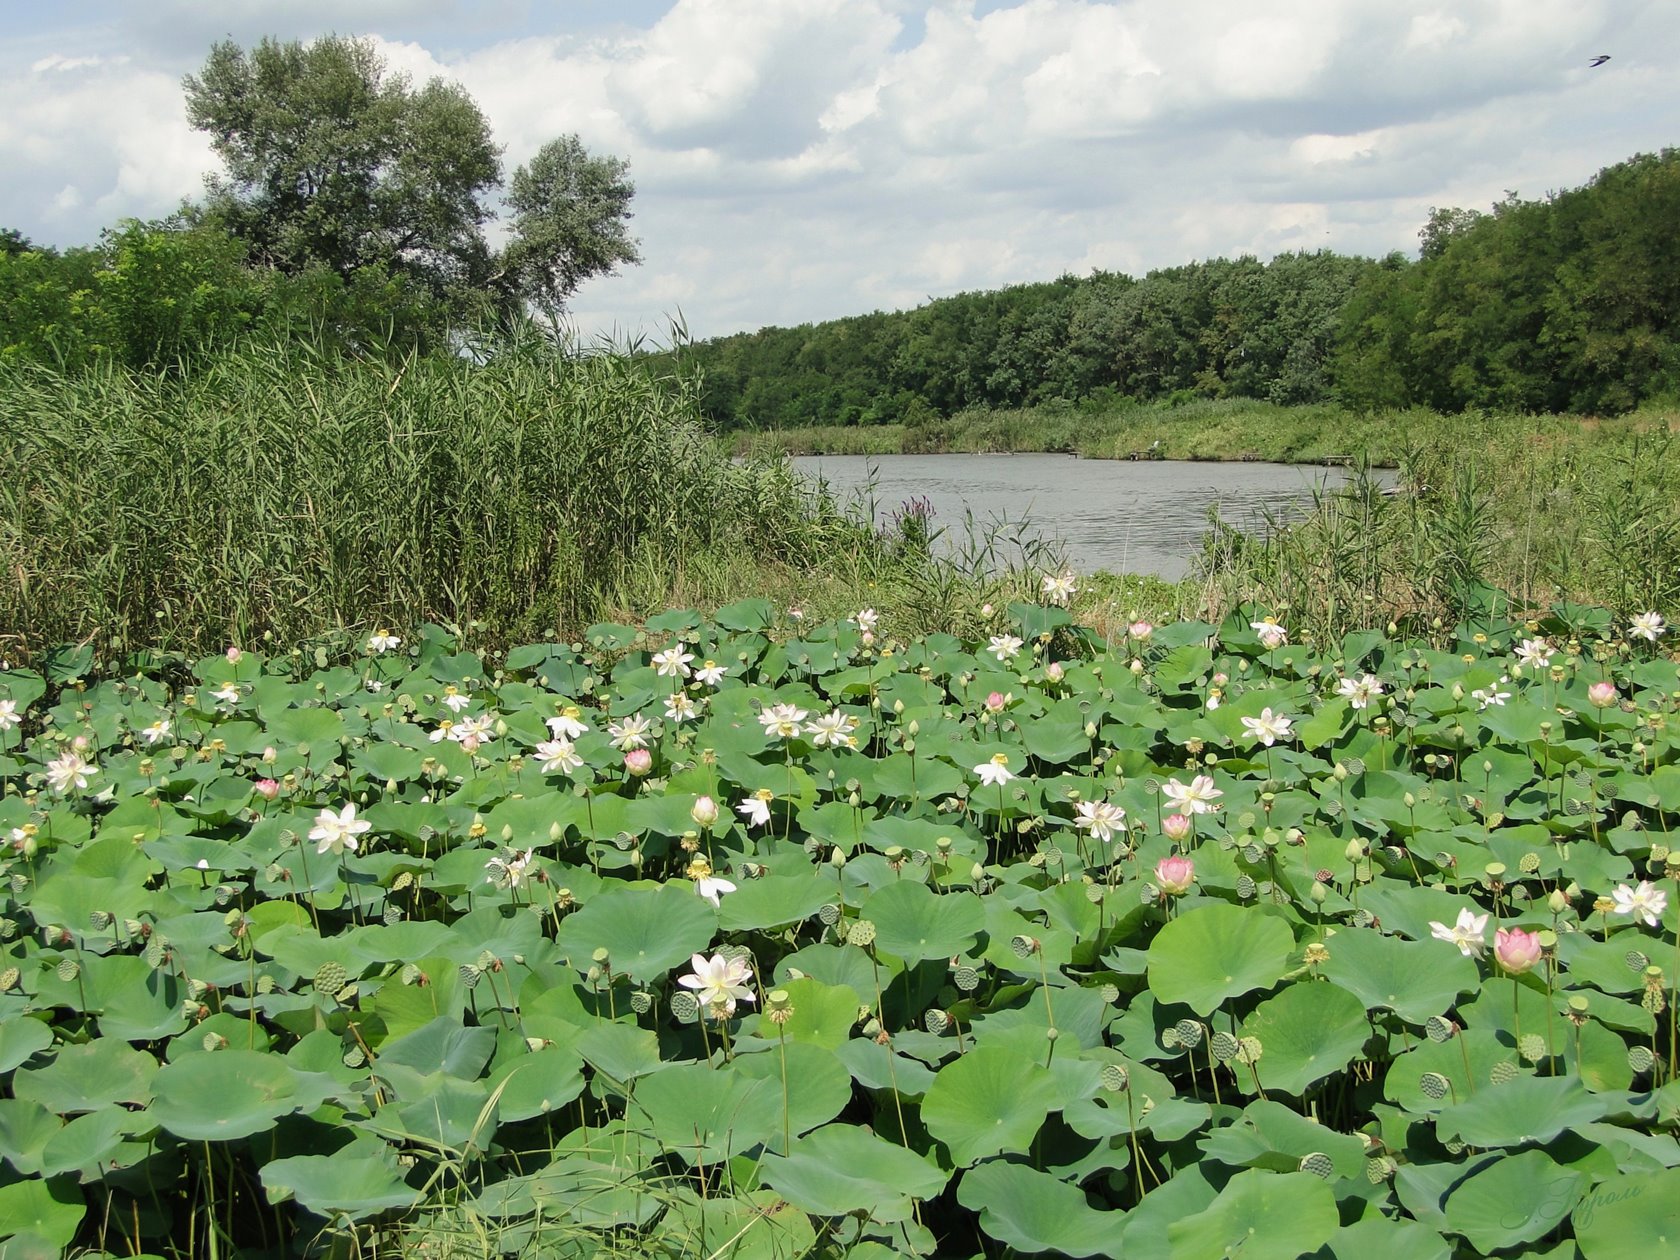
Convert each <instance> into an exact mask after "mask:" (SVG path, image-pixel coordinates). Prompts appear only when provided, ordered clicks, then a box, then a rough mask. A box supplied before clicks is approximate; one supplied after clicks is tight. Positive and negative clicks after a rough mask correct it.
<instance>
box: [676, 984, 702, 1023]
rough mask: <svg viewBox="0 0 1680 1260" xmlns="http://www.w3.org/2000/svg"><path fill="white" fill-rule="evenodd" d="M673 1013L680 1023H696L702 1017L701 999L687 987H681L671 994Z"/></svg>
mask: <svg viewBox="0 0 1680 1260" xmlns="http://www.w3.org/2000/svg"><path fill="white" fill-rule="evenodd" d="M671 1014H672V1015H674V1016H675V1017H676V1018H677V1021H678V1022H679V1023H683V1024H692V1023H695V1022H696V1021H697V1020H699V1018H700V1000H699V999H698V998H696V997H695V996H694V994H692V993H690V992H689V991H688V990H687V989H679V990H678V991H677V992H675V993H673V994H671Z"/></svg>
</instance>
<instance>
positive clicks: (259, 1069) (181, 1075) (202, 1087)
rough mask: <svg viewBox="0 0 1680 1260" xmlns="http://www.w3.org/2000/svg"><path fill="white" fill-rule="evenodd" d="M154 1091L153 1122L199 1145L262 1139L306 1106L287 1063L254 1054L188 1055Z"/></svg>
mask: <svg viewBox="0 0 1680 1260" xmlns="http://www.w3.org/2000/svg"><path fill="white" fill-rule="evenodd" d="M152 1088H153V1091H154V1092H155V1095H156V1097H155V1098H154V1099H153V1100H152V1116H153V1118H154V1119H155V1120H156V1121H157V1122H158V1123H159V1124H161V1125H162V1126H163V1127H164V1128H166V1129H168V1130H169V1131H170V1132H171V1133H173V1134H175V1135H176V1136H177V1137H183V1138H186V1139H188V1140H189V1141H194V1142H200V1141H227V1140H229V1139H232V1138H240V1137H246V1136H248V1135H250V1134H252V1133H260V1132H262V1131H263V1130H264V1129H267V1128H270V1127H271V1126H272V1125H273V1124H274V1122H275V1120H276V1119H278V1118H279V1117H281V1116H284V1115H288V1114H290V1113H291V1112H293V1111H295V1110H297V1108H298V1106H299V1105H300V1104H301V1103H302V1102H303V1101H306V1100H305V1099H302V1098H301V1097H300V1092H299V1082H298V1078H297V1074H296V1073H295V1072H293V1071H292V1068H291V1066H290V1065H289V1064H288V1063H287V1062H286V1061H285V1060H284V1059H282V1058H281V1057H280V1056H278V1055H273V1054H259V1053H258V1052H256V1051H254V1050H222V1051H219V1052H218V1053H216V1054H210V1055H202V1056H201V1055H196V1054H195V1055H189V1056H188V1057H187V1058H185V1059H182V1060H180V1061H179V1062H176V1063H170V1064H168V1065H166V1066H165V1067H164V1068H162V1069H161V1070H160V1071H159V1072H158V1074H157V1077H156V1079H155V1080H153V1082H152Z"/></svg>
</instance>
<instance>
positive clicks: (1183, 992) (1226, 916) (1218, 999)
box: [1149, 905, 1295, 1015]
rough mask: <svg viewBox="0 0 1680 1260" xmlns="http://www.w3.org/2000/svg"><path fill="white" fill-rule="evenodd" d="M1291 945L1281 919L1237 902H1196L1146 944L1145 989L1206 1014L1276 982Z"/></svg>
mask: <svg viewBox="0 0 1680 1260" xmlns="http://www.w3.org/2000/svg"><path fill="white" fill-rule="evenodd" d="M1294 948H1295V938H1294V936H1293V935H1292V934H1291V933H1290V931H1289V925H1288V924H1287V923H1285V922H1284V921H1283V920H1282V919H1278V918H1274V917H1273V916H1271V915H1269V914H1265V913H1263V912H1261V911H1260V910H1258V909H1252V908H1244V907H1241V906H1228V905H1211V906H1199V907H1197V908H1196V909H1194V910H1190V911H1187V912H1186V913H1185V914H1183V915H1182V916H1180V917H1179V918H1176V919H1174V920H1173V921H1172V922H1171V923H1168V924H1167V925H1166V926H1165V927H1163V928H1162V929H1161V930H1160V932H1158V933H1157V934H1156V936H1155V939H1154V941H1152V942H1151V943H1150V946H1149V991H1150V992H1151V993H1153V994H1154V995H1155V996H1156V998H1158V999H1159V1000H1160V1001H1162V1002H1182V1003H1183V1004H1184V1005H1186V1006H1188V1007H1190V1009H1191V1010H1193V1011H1195V1012H1196V1013H1197V1014H1200V1015H1211V1014H1212V1013H1213V1012H1214V1011H1216V1010H1218V1009H1219V1006H1220V1004H1221V1003H1223V1002H1225V1001H1227V1000H1229V999H1230V998H1233V997H1236V996H1238V995H1239V994H1243V993H1248V992H1250V991H1251V990H1254V989H1267V988H1270V987H1271V986H1272V985H1274V984H1276V983H1277V982H1278V981H1279V980H1281V979H1282V978H1283V975H1284V972H1286V971H1287V970H1288V969H1289V954H1290V951H1291V950H1293V949H1294Z"/></svg>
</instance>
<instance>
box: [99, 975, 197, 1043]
mask: <svg viewBox="0 0 1680 1260" xmlns="http://www.w3.org/2000/svg"><path fill="white" fill-rule="evenodd" d="M87 974H88V981H89V984H90V986H91V987H94V988H96V989H97V997H93V996H90V997H89V999H88V1000H89V1001H90V1002H96V1003H97V1005H98V1006H99V1008H100V1010H99V1031H100V1033H101V1035H103V1036H105V1037H111V1038H114V1039H116V1040H118V1041H158V1040H161V1039H163V1038H165V1037H173V1036H174V1035H175V1034H176V1033H178V1032H180V1031H182V1030H183V1029H184V1028H186V1026H187V1015H186V1012H185V1011H184V1010H183V1009H182V999H183V998H184V997H185V996H186V994H185V993H184V992H183V990H182V987H181V984H180V981H179V980H178V979H177V978H176V976H175V975H174V974H173V973H171V972H167V971H162V970H155V969H154V968H152V967H151V966H150V965H149V964H148V963H147V962H146V960H145V959H144V958H138V957H134V956H131V955H127V954H123V955H117V956H115V957H111V958H101V959H99V965H98V966H89V967H88V971H87Z"/></svg>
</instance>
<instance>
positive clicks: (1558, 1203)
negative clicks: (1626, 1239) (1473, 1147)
mask: <svg viewBox="0 0 1680 1260" xmlns="http://www.w3.org/2000/svg"><path fill="white" fill-rule="evenodd" d="M1586 1184H1587V1174H1586V1173H1584V1172H1579V1171H1577V1170H1576V1169H1573V1168H1564V1167H1562V1166H1560V1165H1559V1164H1557V1163H1555V1162H1553V1160H1552V1158H1551V1156H1549V1155H1547V1154H1546V1153H1545V1152H1544V1151H1522V1152H1520V1153H1519V1154H1516V1155H1507V1156H1506V1157H1505V1158H1503V1159H1500V1160H1495V1161H1494V1162H1493V1163H1491V1164H1489V1165H1488V1166H1487V1167H1485V1168H1483V1169H1481V1170H1480V1171H1479V1172H1477V1173H1475V1174H1474V1175H1473V1176H1471V1177H1469V1178H1467V1179H1466V1180H1465V1181H1464V1182H1463V1183H1462V1184H1460V1185H1459V1186H1458V1188H1457V1189H1455V1190H1454V1191H1453V1192H1452V1193H1451V1194H1449V1195H1448V1196H1447V1202H1446V1214H1447V1225H1448V1227H1449V1228H1451V1229H1452V1231H1453V1232H1454V1233H1456V1234H1463V1235H1464V1237H1465V1238H1466V1239H1467V1240H1468V1241H1469V1243H1470V1245H1471V1246H1472V1247H1474V1248H1475V1249H1476V1251H1477V1252H1478V1253H1479V1254H1481V1255H1487V1254H1489V1253H1490V1252H1494V1251H1499V1250H1502V1249H1503V1248H1506V1247H1515V1246H1516V1245H1517V1244H1519V1243H1526V1242H1533V1241H1534V1240H1535V1239H1536V1238H1539V1237H1540V1236H1541V1235H1542V1234H1545V1233H1547V1232H1548V1231H1549V1230H1550V1229H1551V1228H1552V1226H1554V1225H1556V1224H1557V1223H1558V1222H1559V1221H1561V1220H1562V1219H1563V1218H1564V1217H1566V1216H1568V1215H1569V1212H1570V1209H1572V1208H1573V1207H1574V1206H1575V1203H1576V1200H1578V1199H1579V1198H1580V1197H1581V1191H1582V1190H1583V1189H1585V1188H1586ZM1646 1254H1647V1255H1649V1254H1650V1253H1649V1251H1647V1253H1646Z"/></svg>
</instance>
